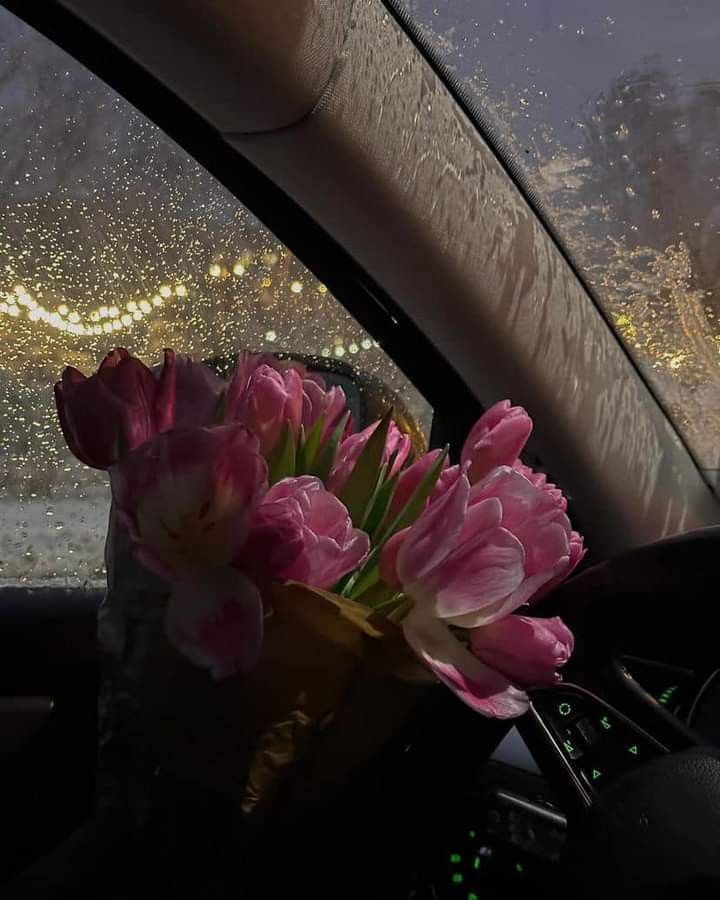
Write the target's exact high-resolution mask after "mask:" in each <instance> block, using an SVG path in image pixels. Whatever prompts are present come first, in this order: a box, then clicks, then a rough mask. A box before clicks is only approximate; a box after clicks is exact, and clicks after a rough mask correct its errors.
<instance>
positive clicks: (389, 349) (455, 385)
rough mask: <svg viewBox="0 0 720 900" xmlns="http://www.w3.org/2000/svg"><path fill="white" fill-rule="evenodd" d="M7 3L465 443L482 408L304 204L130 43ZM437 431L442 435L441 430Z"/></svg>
mask: <svg viewBox="0 0 720 900" xmlns="http://www.w3.org/2000/svg"><path fill="white" fill-rule="evenodd" d="M2 6H4V7H5V8H6V9H7V10H9V11H10V12H11V13H13V15H15V16H17V17H18V18H19V19H21V20H23V21H25V22H26V23H27V24H28V25H30V26H31V27H33V28H35V29H36V30H37V31H39V32H41V33H42V34H44V35H45V36H46V37H48V38H49V39H50V40H51V41H53V42H54V43H55V44H57V45H58V46H60V47H62V48H63V49H64V50H65V51H66V52H67V53H69V54H70V55H71V56H73V57H75V59H77V60H78V61H79V62H80V63H82V64H83V65H84V66H86V67H87V68H88V69H89V70H90V71H91V72H93V73H94V74H95V75H97V76H98V77H99V78H101V79H102V80H103V81H104V82H106V83H107V84H108V85H109V86H110V87H111V88H112V89H113V90H115V91H117V92H118V93H119V94H121V95H122V96H123V97H124V98H125V99H126V100H128V102H130V103H131V104H132V105H133V106H134V107H136V108H137V109H138V110H139V111H140V112H141V113H142V114H143V115H145V116H147V118H148V119H150V120H151V121H152V122H153V123H154V124H156V125H157V126H158V127H159V128H160V129H161V130H162V131H164V132H165V134H167V135H168V136H169V137H170V138H171V139H172V140H173V141H175V143H177V144H178V145H179V146H180V147H182V148H183V149H184V150H185V151H187V152H188V153H189V154H190V155H191V156H192V157H193V158H194V159H195V160H197V162H199V163H200V164H201V165H202V166H203V167H204V168H206V169H207V170H208V172H210V174H211V175H213V176H214V177H215V178H217V179H218V181H220V182H221V183H222V184H223V185H224V186H225V187H226V188H227V189H228V190H229V191H230V192H231V193H233V194H234V195H235V196H236V197H237V198H238V200H240V202H241V203H243V204H244V205H245V206H246V207H247V208H248V209H249V210H250V211H251V212H252V213H253V215H255V216H257V218H258V219H259V220H260V221H261V222H262V223H263V224H264V225H266V226H267V227H268V228H269V229H270V230H271V231H272V232H273V233H274V234H275V235H276V236H277V237H278V239H279V240H281V241H282V242H283V243H284V244H285V245H286V246H287V247H289V248H290V249H291V250H292V252H293V253H294V254H295V255H296V256H297V257H298V259H300V260H301V261H302V262H303V263H304V264H305V265H306V266H308V268H309V269H310V270H311V271H312V272H313V273H314V274H315V275H316V276H317V277H318V278H319V279H320V280H321V281H323V282H324V283H325V284H326V285H327V286H328V288H329V289H330V291H332V293H333V295H334V296H335V297H336V298H337V299H338V300H340V301H341V302H342V303H343V305H344V306H345V307H346V308H347V309H348V311H349V312H350V313H351V315H353V316H354V317H355V318H356V319H357V320H358V322H360V324H361V325H362V327H363V328H365V329H366V331H368V332H369V333H370V334H372V336H373V337H374V338H375V339H376V340H377V341H378V342H379V343H380V345H381V346H382V348H383V350H384V351H385V352H386V353H387V354H388V355H389V356H390V357H391V358H392V359H393V360H394V362H395V363H396V364H397V365H398V367H399V368H400V369H401V370H402V371H403V372H404V373H405V374H406V375H407V376H408V378H410V379H411V380H412V382H413V383H414V384H415V386H416V387H417V388H418V390H419V391H420V392H421V393H422V394H423V395H424V396H425V398H426V399H427V400H428V402H429V403H430V404H431V405H432V407H433V409H434V410H435V414H436V417H437V418H439V422H438V425H439V427H440V430H441V431H442V437H441V438H440V439H441V440H442V441H448V442H450V443H451V444H452V445H453V446H454V447H455V448H457V447H458V446H459V445H460V443H461V441H462V440H463V438H464V436H465V434H466V433H467V431H468V429H469V427H470V426H471V425H472V423H473V422H474V421H475V419H476V418H477V416H478V415H479V413H480V412H481V411H482V408H481V406H480V404H479V401H478V399H477V398H476V397H475V395H474V394H473V393H472V391H471V390H470V388H469V387H468V386H467V384H466V383H465V381H464V380H463V379H462V378H461V377H460V375H459V374H458V373H457V372H456V371H455V370H454V369H453V368H452V366H451V364H450V363H449V362H448V361H447V360H446V359H445V358H444V357H443V356H442V354H441V353H440V352H439V351H438V350H437V348H436V347H435V346H434V344H433V343H432V342H431V341H430V339H429V338H428V337H427V336H426V335H425V334H424V333H423V332H422V331H421V330H420V329H419V328H418V327H417V326H416V325H415V323H414V322H413V321H412V320H411V319H410V317H409V316H408V315H407V314H406V313H405V312H404V311H403V310H402V309H401V308H400V307H399V306H398V305H397V304H396V303H395V301H394V300H393V299H392V298H391V297H390V296H389V295H388V294H387V293H386V292H385V291H384V290H383V289H382V288H381V287H380V286H379V285H378V284H377V282H376V281H374V279H373V278H372V277H371V276H370V274H369V273H368V272H367V271H365V269H363V268H362V267H361V266H360V265H359V264H358V263H357V262H356V261H355V260H354V259H353V258H352V257H351V256H350V254H349V253H348V252H347V251H346V250H345V249H344V248H343V247H342V246H341V245H340V244H339V243H338V242H337V241H336V240H335V239H334V238H333V237H332V236H331V235H330V234H328V232H327V231H325V230H324V229H323V228H322V227H321V226H320V225H319V224H318V223H317V222H316V221H315V220H314V219H313V218H312V217H311V216H310V215H309V214H308V213H307V212H306V211H305V210H304V209H302V207H301V206H300V205H299V204H297V203H296V202H295V201H294V200H292V199H291V198H290V197H289V196H288V195H287V194H285V193H284V192H283V191H282V190H281V189H280V188H279V187H278V186H277V185H276V184H275V183H274V182H272V181H271V180H270V179H269V178H268V177H267V176H266V175H264V174H263V173H262V172H261V171H260V170H259V169H258V168H256V167H255V166H254V165H253V164H252V163H251V162H250V161H249V160H247V159H246V158H244V157H243V156H242V155H241V154H240V153H239V152H238V151H237V150H236V149H235V148H233V147H231V146H230V145H229V144H228V143H227V142H226V141H225V140H224V139H223V136H222V134H221V133H220V132H219V131H218V130H217V129H215V128H214V127H213V126H212V125H210V124H209V123H208V122H207V121H206V120H205V119H203V118H202V117H201V116H200V115H199V114H198V113H197V112H195V110H193V109H192V108H191V107H190V106H188V105H187V104H186V103H185V102H184V101H183V100H181V99H180V98H179V97H178V96H177V95H175V94H174V93H173V92H172V91H170V90H169V89H168V88H167V87H165V86H164V85H163V84H162V83H161V82H160V81H158V80H157V78H155V77H154V76H153V75H152V74H151V73H150V72H147V71H146V70H145V69H143V68H142V67H141V66H140V65H139V64H138V63H136V62H135V61H134V60H133V59H131V58H130V57H129V56H128V55H127V54H126V53H124V52H123V51H122V50H120V49H119V48H118V47H116V46H115V45H113V44H112V43H111V42H110V41H108V40H107V39H106V38H105V37H103V36H102V35H101V34H99V33H98V32H96V31H94V30H93V29H92V28H91V27H90V26H88V25H87V24H86V23H84V22H83V21H82V20H81V19H79V18H78V17H77V16H76V15H75V14H74V13H72V12H70V11H69V10H67V9H65V8H64V7H62V6H61V5H59V4H58V3H55V2H37V3H28V2H26V0H2ZM433 438H435V436H434V435H433Z"/></svg>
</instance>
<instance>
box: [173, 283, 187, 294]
mask: <svg viewBox="0 0 720 900" xmlns="http://www.w3.org/2000/svg"><path fill="white" fill-rule="evenodd" d="M175 293H176V295H177V296H178V297H187V288H186V287H185V285H184V284H176V285H175Z"/></svg>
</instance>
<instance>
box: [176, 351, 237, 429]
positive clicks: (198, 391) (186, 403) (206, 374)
mask: <svg viewBox="0 0 720 900" xmlns="http://www.w3.org/2000/svg"><path fill="white" fill-rule="evenodd" d="M175 376H176V395H175V428H196V427H199V426H205V425H208V426H209V425H215V424H217V416H218V413H219V410H220V405H221V403H220V401H221V398H222V395H223V393H224V391H225V387H226V385H225V382H224V381H223V380H222V378H220V377H219V376H218V375H216V374H215V372H213V371H212V369H210V368H208V366H206V365H204V363H201V362H195V361H194V360H193V359H192V358H191V357H189V356H181V355H177V356H176V357H175Z"/></svg>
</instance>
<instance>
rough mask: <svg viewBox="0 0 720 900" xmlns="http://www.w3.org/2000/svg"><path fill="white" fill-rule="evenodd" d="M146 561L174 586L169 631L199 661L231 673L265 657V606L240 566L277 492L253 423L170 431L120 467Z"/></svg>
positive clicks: (116, 489) (117, 483) (118, 486)
mask: <svg viewBox="0 0 720 900" xmlns="http://www.w3.org/2000/svg"><path fill="white" fill-rule="evenodd" d="M111 476H112V477H111V483H112V490H113V499H114V501H115V505H116V509H117V511H118V515H119V517H120V518H121V520H122V521H123V522H124V523H125V524H126V526H127V527H128V529H129V531H130V535H131V537H132V538H133V540H134V541H135V543H136V547H137V555H138V558H139V559H140V561H141V562H142V563H143V564H144V565H145V566H147V567H148V568H150V569H151V570H153V571H155V572H156V573H157V574H159V575H160V576H161V577H163V578H166V579H167V580H168V581H169V582H170V585H171V594H170V602H169V605H168V609H167V614H166V620H165V629H166V633H167V636H168V638H169V640H170V641H171V642H172V643H173V644H174V645H175V646H176V647H177V649H178V650H179V651H180V652H181V653H183V654H184V655H185V656H186V657H187V658H188V659H190V661H191V662H194V663H196V664H197V665H202V666H206V667H207V668H210V670H211V671H212V673H213V675H214V676H215V677H218V678H220V677H225V676H226V675H229V674H232V672H234V671H238V670H240V669H243V668H247V667H249V666H250V665H252V663H253V662H254V661H255V660H256V659H257V656H258V654H259V652H260V641H261V636H262V604H261V601H260V594H259V592H258V590H257V588H256V587H255V585H254V584H253V583H252V582H251V581H250V580H249V579H248V578H247V577H246V576H245V575H243V574H242V573H240V572H239V571H237V570H236V569H233V568H231V564H232V562H233V561H234V560H235V558H236V557H237V556H238V554H239V551H240V548H241V547H242V545H243V544H244V542H245V540H246V538H247V534H248V530H249V527H250V521H251V519H252V516H253V513H254V512H255V510H256V508H257V507H258V505H259V503H260V500H261V498H262V496H263V494H264V492H265V491H266V490H267V465H266V463H265V460H264V459H263V458H262V457H261V456H260V454H259V452H258V441H257V438H255V436H254V435H252V434H251V433H250V432H249V431H248V430H247V429H246V428H245V427H244V426H243V425H226V426H220V427H217V428H197V429H193V430H176V431H167V432H165V433H163V434H160V435H157V436H156V437H155V438H153V439H152V440H150V441H147V442H146V443H144V444H143V445H142V446H140V447H138V448H137V449H136V450H134V451H133V452H132V453H130V454H128V456H127V457H126V458H125V459H124V460H123V461H122V462H121V463H120V464H119V465H118V466H116V467H115V468H114V469H113V470H112V473H111Z"/></svg>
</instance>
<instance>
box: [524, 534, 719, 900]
mask: <svg viewBox="0 0 720 900" xmlns="http://www.w3.org/2000/svg"><path fill="white" fill-rule="evenodd" d="M719 557H720V528H718V527H712V528H707V529H703V530H700V531H697V532H691V533H688V534H685V535H681V536H679V537H675V538H672V539H669V540H665V541H661V542H659V543H656V544H652V545H649V546H646V547H643V548H640V549H637V550H633V551H630V552H628V553H626V554H624V555H622V556H620V557H618V558H616V559H613V560H609V561H607V562H604V563H601V564H599V565H596V566H594V567H592V568H590V569H588V570H586V571H585V572H584V573H582V574H581V575H579V576H578V577H576V578H574V579H572V580H571V581H570V582H568V583H567V584H566V585H564V586H563V587H562V588H560V589H559V590H558V591H557V592H556V593H555V594H554V596H553V598H552V602H551V603H549V604H548V605H547V606H546V607H545V608H544V609H543V610H542V612H543V615H545V614H557V615H561V616H562V617H563V619H564V620H565V621H566V622H567V624H568V625H570V627H572V629H573V630H574V632H575V635H576V649H575V654H574V656H573V659H572V661H571V663H570V664H569V665H568V666H567V668H566V671H565V672H564V678H563V681H562V682H561V683H559V684H558V686H554V687H549V688H541V689H536V690H533V691H531V692H530V695H531V707H530V711H529V714H528V715H526V716H525V717H524V718H523V720H522V721H521V722H520V725H519V728H520V731H521V733H522V735H523V737H524V739H525V740H526V742H527V743H528V745H529V747H530V749H531V751H532V752H533V755H534V756H535V757H536V759H537V761H538V764H539V765H540V768H541V769H542V771H543V774H544V775H545V777H546V778H547V780H548V781H549V782H550V784H551V785H552V786H553V788H555V790H556V792H557V794H558V796H560V797H561V799H562V801H563V805H564V807H565V809H566V811H567V815H568V847H567V852H566V854H565V864H566V865H565V868H566V873H567V875H568V877H569V879H570V887H571V889H574V890H581V891H582V894H583V896H584V897H600V896H602V897H607V896H608V892H612V894H613V895H614V896H615V897H617V896H622V897H625V896H628V897H630V896H632V897H638V896H639V897H642V896H653V897H658V896H661V897H665V896H668V897H670V896H673V897H676V896H683V897H711V896H712V897H715V896H718V895H720V751H718V750H717V749H716V747H715V746H714V741H718V742H719V743H720V740H718V739H720V670H719V669H718V665H719V663H718V657H719V656H720V652H719V644H718V635H719V634H720V632H719V630H718V625H719V624H720V611H719V609H718V603H717V595H718V581H717V568H716V566H717V562H716V561H717V560H718V558H719ZM626 654H635V655H636V656H641V657H644V658H646V659H650V660H658V661H660V662H662V663H665V664H670V665H672V666H678V667H684V670H685V671H689V670H692V671H694V672H702V673H704V674H703V678H702V683H701V684H700V686H699V687H697V686H696V689H695V690H694V692H693V697H692V700H691V703H690V704H689V708H690V713H691V718H690V723H689V724H688V720H687V718H686V719H685V721H683V720H682V719H680V718H678V717H677V716H675V715H673V714H672V713H671V712H670V711H669V709H668V706H667V700H668V696H669V695H668V694H667V693H665V694H661V695H660V696H659V697H658V696H653V693H652V692H650V691H649V690H648V689H646V686H644V685H643V683H642V680H637V678H636V677H635V675H634V674H633V672H632V670H631V668H629V667H628V666H627V665H626V663H625V662H624V659H625V655H626ZM668 690H671V689H668Z"/></svg>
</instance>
